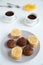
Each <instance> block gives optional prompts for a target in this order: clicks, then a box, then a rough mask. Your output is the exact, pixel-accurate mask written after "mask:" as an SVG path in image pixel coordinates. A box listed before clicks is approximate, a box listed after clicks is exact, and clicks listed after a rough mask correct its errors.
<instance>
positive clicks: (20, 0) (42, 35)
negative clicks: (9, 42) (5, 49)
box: [0, 0, 43, 65]
mask: <svg viewBox="0 0 43 65" xmlns="http://www.w3.org/2000/svg"><path fill="white" fill-rule="evenodd" d="M7 2H11V3H14V4H18V5H20V6H23V5H24V4H26V3H31V2H32V3H35V4H37V10H36V11H33V12H34V13H36V14H37V15H38V17H39V24H37V25H35V26H33V27H29V26H25V25H23V24H21V23H20V19H21V18H24V17H25V16H26V15H27V14H29V13H31V12H25V11H23V10H22V9H17V8H11V9H10V8H0V17H1V16H2V14H3V12H5V11H7V10H13V11H14V12H15V15H16V16H17V20H16V21H14V22H13V23H4V22H3V21H2V20H1V19H0V43H1V41H2V39H3V38H4V36H5V35H7V34H8V33H9V32H10V31H11V30H12V29H13V28H19V29H21V30H26V31H30V32H32V33H34V34H35V35H36V36H37V37H38V38H39V40H40V51H39V53H38V55H37V56H36V57H35V58H34V59H32V60H31V61H28V62H25V63H15V62H14V63H12V62H9V63H11V64H12V65H26V64H27V65H36V64H37V65H43V0H0V4H3V5H4V4H5V5H6V3H7ZM0 50H1V49H0ZM2 59H3V58H2V57H1V51H0V65H9V63H6V62H4V61H5V60H4V59H3V60H2ZM2 63H3V64H2Z"/></svg>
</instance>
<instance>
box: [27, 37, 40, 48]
mask: <svg viewBox="0 0 43 65" xmlns="http://www.w3.org/2000/svg"><path fill="white" fill-rule="evenodd" d="M28 41H29V43H30V44H31V45H32V46H33V47H36V46H37V45H38V43H39V40H38V39H37V37H36V36H29V37H28Z"/></svg>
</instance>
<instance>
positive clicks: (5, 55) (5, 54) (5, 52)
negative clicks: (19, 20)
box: [0, 30, 40, 65]
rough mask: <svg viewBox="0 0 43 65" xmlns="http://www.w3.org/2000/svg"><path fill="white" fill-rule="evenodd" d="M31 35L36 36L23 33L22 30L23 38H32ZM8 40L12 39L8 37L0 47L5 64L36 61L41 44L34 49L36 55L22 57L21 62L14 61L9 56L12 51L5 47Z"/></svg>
mask: <svg viewBox="0 0 43 65" xmlns="http://www.w3.org/2000/svg"><path fill="white" fill-rule="evenodd" d="M30 35H34V34H32V33H30V32H27V31H23V30H22V36H23V37H25V38H27V37H28V36H30ZM8 39H10V38H9V37H8V36H6V37H5V38H4V39H3V40H2V43H1V45H0V50H1V58H2V59H1V60H2V61H3V60H4V63H9V65H12V63H10V62H13V63H15V62H20V63H21V62H22V63H23V62H26V61H28V62H29V61H30V60H32V59H34V58H35V56H37V54H38V52H39V50H40V43H39V45H38V46H37V47H36V48H34V53H33V55H31V56H22V59H21V60H20V61H17V60H14V59H12V58H11V57H10V56H9V55H8V52H9V51H10V50H11V49H9V48H7V47H6V46H5V43H6V41H7V40H8ZM1 64H2V65H3V63H1Z"/></svg>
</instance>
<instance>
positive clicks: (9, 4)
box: [0, 3, 21, 8]
mask: <svg viewBox="0 0 43 65" xmlns="http://www.w3.org/2000/svg"><path fill="white" fill-rule="evenodd" d="M0 7H8V8H12V7H16V8H21V7H20V6H19V5H14V4H11V3H7V6H6V5H0Z"/></svg>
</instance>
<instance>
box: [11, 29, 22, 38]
mask: <svg viewBox="0 0 43 65" xmlns="http://www.w3.org/2000/svg"><path fill="white" fill-rule="evenodd" d="M21 35H22V32H21V31H20V30H19V29H13V30H12V31H11V33H10V36H11V37H13V38H19V37H20V36H21Z"/></svg>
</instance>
